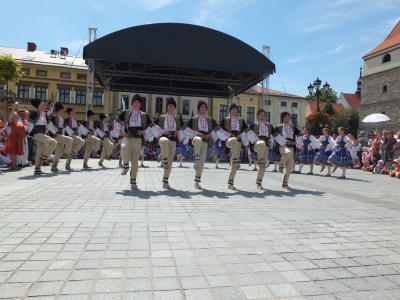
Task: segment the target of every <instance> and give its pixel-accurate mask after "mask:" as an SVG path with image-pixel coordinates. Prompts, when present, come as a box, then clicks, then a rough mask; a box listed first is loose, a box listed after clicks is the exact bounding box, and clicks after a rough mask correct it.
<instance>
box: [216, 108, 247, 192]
mask: <svg viewBox="0 0 400 300" xmlns="http://www.w3.org/2000/svg"><path fill="white" fill-rule="evenodd" d="M238 109H239V108H238V106H237V105H236V104H235V103H232V104H231V106H230V107H229V116H228V117H225V118H223V119H222V121H221V122H220V124H219V126H220V128H221V129H222V130H223V131H225V132H227V133H228V134H229V138H228V139H227V140H226V142H225V146H226V147H228V148H230V149H231V151H232V157H231V160H232V164H231V173H230V174H229V180H228V188H229V189H231V190H236V188H235V187H234V185H233V183H234V180H235V175H236V171H237V169H239V168H240V164H239V158H240V149H241V147H242V142H241V138H240V134H241V133H242V132H248V131H250V128H249V127H248V126H247V124H246V122H245V120H243V119H242V118H240V117H238V116H237V114H238Z"/></svg>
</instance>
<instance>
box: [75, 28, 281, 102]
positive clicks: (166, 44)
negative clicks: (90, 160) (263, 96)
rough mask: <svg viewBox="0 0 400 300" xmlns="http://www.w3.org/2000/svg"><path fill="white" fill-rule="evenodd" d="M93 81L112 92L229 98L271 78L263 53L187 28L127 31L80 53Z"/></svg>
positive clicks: (216, 34)
mask: <svg viewBox="0 0 400 300" xmlns="http://www.w3.org/2000/svg"><path fill="white" fill-rule="evenodd" d="M83 58H84V59H86V62H87V61H88V60H90V59H92V60H93V61H94V67H95V76H96V78H97V79H98V80H99V82H100V83H101V85H102V86H105V85H107V86H108V87H109V88H110V90H112V91H128V92H129V91H131V92H138V93H140V92H141V93H154V94H168V95H194V96H204V97H227V95H228V90H229V89H228V86H230V87H231V88H232V89H233V90H234V95H236V94H239V93H241V92H243V91H245V90H246V89H248V88H249V87H251V86H253V85H255V84H257V83H259V82H260V81H262V80H263V79H265V78H266V77H267V76H268V75H270V74H273V73H274V72H275V65H274V64H273V63H272V62H271V61H270V60H269V59H268V58H267V57H265V56H264V55H263V54H262V53H260V52H259V51H257V50H255V49H254V48H252V47H251V46H249V45H247V44H246V43H244V42H242V41H240V40H238V39H236V38H234V37H232V36H230V35H227V34H225V33H222V32H219V31H216V30H213V29H210V28H206V27H202V26H196V25H189V24H178V23H159V24H149V25H140V26H134V27H130V28H126V29H123V30H120V31H116V32H114V33H111V34H108V35H106V36H104V37H102V38H99V39H97V40H95V41H94V42H92V43H90V44H88V45H86V46H85V47H84V48H83Z"/></svg>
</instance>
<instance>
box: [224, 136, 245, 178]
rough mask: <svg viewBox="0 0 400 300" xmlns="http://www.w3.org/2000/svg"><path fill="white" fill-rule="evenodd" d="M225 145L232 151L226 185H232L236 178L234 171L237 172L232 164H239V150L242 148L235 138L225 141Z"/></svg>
mask: <svg viewBox="0 0 400 300" xmlns="http://www.w3.org/2000/svg"><path fill="white" fill-rule="evenodd" d="M225 145H226V146H227V147H228V148H230V149H231V150H232V156H231V162H232V163H231V173H230V174H229V180H228V184H233V182H234V180H235V176H236V171H237V169H236V168H235V167H234V164H235V163H237V162H239V158H240V149H241V148H242V142H240V141H238V140H237V138H235V137H232V138H229V139H228V140H227V141H226V144H225Z"/></svg>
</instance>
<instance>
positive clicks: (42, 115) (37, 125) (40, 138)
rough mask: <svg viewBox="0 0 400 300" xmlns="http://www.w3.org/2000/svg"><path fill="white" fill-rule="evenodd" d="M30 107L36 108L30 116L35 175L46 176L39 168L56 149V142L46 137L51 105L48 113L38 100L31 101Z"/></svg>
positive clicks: (51, 109)
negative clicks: (34, 147)
mask: <svg viewBox="0 0 400 300" xmlns="http://www.w3.org/2000/svg"><path fill="white" fill-rule="evenodd" d="M31 104H32V106H34V107H36V108H37V111H36V112H34V113H32V114H31V115H30V120H31V123H32V124H33V126H34V127H33V129H32V134H33V138H34V139H35V141H36V143H37V145H36V157H35V174H39V175H40V174H46V173H45V172H43V171H42V169H41V166H42V163H43V162H44V161H46V160H47V158H48V157H49V156H50V155H51V154H52V153H53V151H54V149H55V148H56V147H57V142H56V141H55V140H54V139H52V138H51V137H49V136H48V135H46V132H47V123H48V120H47V119H48V116H49V115H51V114H52V113H53V105H52V104H51V106H50V108H49V111H48V112H47V113H46V112H45V111H44V109H45V106H46V104H45V102H44V101H42V100H40V99H32V100H31Z"/></svg>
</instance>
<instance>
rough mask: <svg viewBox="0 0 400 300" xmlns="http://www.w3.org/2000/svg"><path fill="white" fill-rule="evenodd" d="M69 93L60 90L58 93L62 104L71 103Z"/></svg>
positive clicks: (65, 90)
mask: <svg viewBox="0 0 400 300" xmlns="http://www.w3.org/2000/svg"><path fill="white" fill-rule="evenodd" d="M69 93H70V90H68V89H60V90H59V92H58V95H59V96H58V101H59V102H61V103H69Z"/></svg>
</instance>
